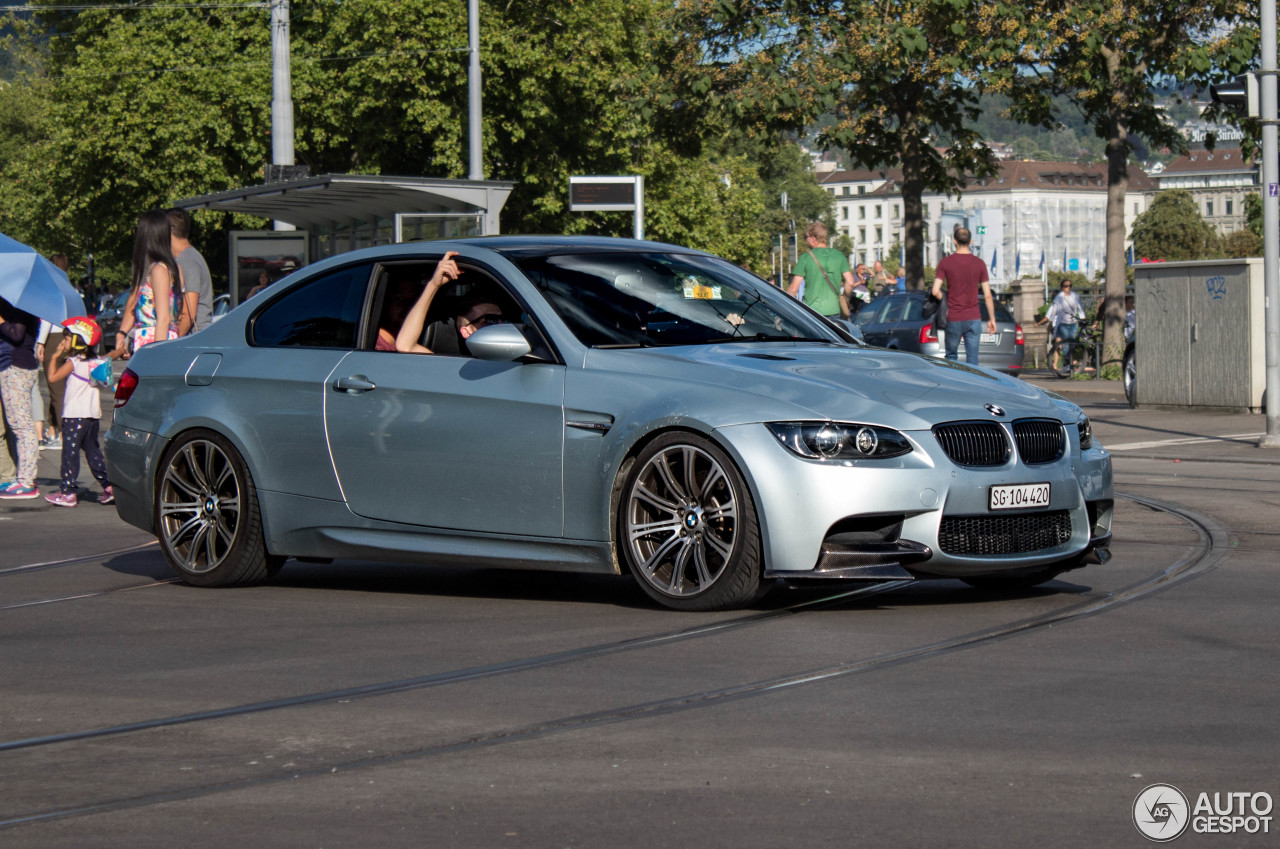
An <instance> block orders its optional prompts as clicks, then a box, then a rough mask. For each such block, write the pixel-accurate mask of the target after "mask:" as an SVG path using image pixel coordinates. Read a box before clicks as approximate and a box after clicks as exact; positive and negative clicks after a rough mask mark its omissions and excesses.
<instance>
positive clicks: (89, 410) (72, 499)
mask: <svg viewBox="0 0 1280 849" xmlns="http://www.w3.org/2000/svg"><path fill="white" fill-rule="evenodd" d="M62 326H63V327H65V328H66V332H65V333H64V334H63V336H62V343H61V344H60V345H58V350H57V353H55V354H54V356H53V359H51V360H50V361H49V367H48V371H47V372H46V374H47V376H48V378H49V383H50V384H52V383H54V382H55V381H58V380H65V381H66V390H65V394H64V395H63V400H62V481H61V486H60V489H59V491H58V492H55V493H50V494H48V495H46V496H45V497H44V500H45V501H48V502H49V503H50V504H55V505H57V506H59V507H75V506H76V503H77V497H76V480H77V479H78V478H79V477H80V452H81V451H82V450H83V451H84V456H85V460H86V461H88V463H89V471H90V472H91V473H92V474H93V477H94V479H95V480H97V481H98V483H100V484H102V495H101V497H99V498H98V503H99V504H110V503H111V502H112V501H114V500H115V494H114V493H113V492H112V490H111V483H110V482H109V481H108V480H107V460H106V457H104V456H103V454H102V448H101V447H100V446H99V445H98V427H99V422H100V420H101V419H102V401H101V399H100V398H99V393H98V390H99V389H100V388H101V387H102V386H104V385H106V384H107V383H109V379H108V380H102V379H101V378H100V377H95V375H94V371H95V370H97V371H98V372H99V374H101V373H103V366H104V365H105V366H106V368H107V369H109V368H110V361H111V360H113V359H115V358H117V357H119V356H120V355H121V354H123V353H124V349H123V348H118V349H116V350H114V351H111V352H110V353H109V354H107V355H106V356H105V357H98V356H95V354H96V352H97V349H98V343H99V342H100V341H101V340H102V328H100V327H98V324H97V322H95V321H94V320H93V319H90V318H84V317H82V316H81V317H76V318H69V319H67V320H66V321H64V322H63V323H62Z"/></svg>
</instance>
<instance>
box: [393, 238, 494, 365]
mask: <svg viewBox="0 0 1280 849" xmlns="http://www.w3.org/2000/svg"><path fill="white" fill-rule="evenodd" d="M457 255H458V253H457V251H449V252H448V253H446V254H445V255H444V258H443V259H441V260H440V262H439V263H437V264H436V269H435V272H434V273H433V274H432V275H431V279H430V280H429V281H428V282H427V286H426V288H425V289H423V290H422V294H421V295H419V296H418V299H417V301H415V302H414V304H413V307H412V308H411V309H410V310H409V314H408V315H406V316H405V319H404V324H402V325H401V326H400V332H399V333H397V334H396V350H397V351H400V352H402V353H406V354H409V353H411V354H454V355H457V354H463V355H465V354H466V344H465V343H466V340H467V338H469V337H470V336H471V334H473V333H475V332H476V331H477V330H479V329H480V328H482V327H488V326H489V325H490V324H504V323H505V322H506V319H505V318H503V316H502V309H501V307H499V306H497V305H496V304H493V303H490V302H489V301H485V300H482V299H480V298H478V297H477V298H476V299H474V300H472V301H470V302H464V303H463V305H462V306H461V307H460V310H461V312H460V313H459V314H458V315H457V316H455V317H454V318H453V319H452V320H451V321H448V322H435V323H433V324H432V325H431V327H429V328H427V333H426V338H425V339H424V340H423V341H425V342H426V343H427V344H425V345H424V344H423V343H422V342H420V341H418V340H419V339H422V338H423V332H422V331H423V325H424V324H425V323H426V320H427V312H428V311H429V310H430V309H431V302H432V301H433V300H435V297H436V294H437V293H438V292H439V291H440V290H441V289H442V288H443V287H444V286H445V284H447V283H450V282H452V281H454V280H457V279H458V275H460V274H461V273H462V272H461V271H459V270H458V264H457V262H456V261H455V260H454V257H456V256H457ZM428 345H429V346H430V347H428Z"/></svg>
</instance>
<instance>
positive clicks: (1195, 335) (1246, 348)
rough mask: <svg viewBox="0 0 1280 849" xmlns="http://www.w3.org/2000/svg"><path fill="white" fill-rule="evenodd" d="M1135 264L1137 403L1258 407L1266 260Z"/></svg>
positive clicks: (1262, 369)
mask: <svg viewBox="0 0 1280 849" xmlns="http://www.w3.org/2000/svg"><path fill="white" fill-rule="evenodd" d="M1133 271H1134V305H1135V308H1136V309H1137V327H1136V331H1135V344H1134V351H1135V364H1136V367H1137V377H1138V383H1137V386H1138V404H1139V405H1140V406H1143V407H1147V406H1152V407H1193V408H1201V409H1214V410H1223V411H1238V412H1246V411H1249V412H1259V411H1261V409H1262V392H1263V390H1264V389H1265V388H1266V350H1265V335H1264V333H1265V331H1264V327H1263V318H1264V301H1263V294H1262V260H1261V259H1224V260H1199V261H1196V262H1161V263H1145V264H1142V265H1135V266H1134V269H1133Z"/></svg>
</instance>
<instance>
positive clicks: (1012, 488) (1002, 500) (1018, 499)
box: [987, 483, 1049, 510]
mask: <svg viewBox="0 0 1280 849" xmlns="http://www.w3.org/2000/svg"><path fill="white" fill-rule="evenodd" d="M987 504H988V508H989V509H991V510H1019V509H1022V510H1025V509H1027V508H1028V507H1048V506H1049V484H1047V483H1019V484H1010V485H1008V486H993V487H991V495H990V497H989V498H988V500H987Z"/></svg>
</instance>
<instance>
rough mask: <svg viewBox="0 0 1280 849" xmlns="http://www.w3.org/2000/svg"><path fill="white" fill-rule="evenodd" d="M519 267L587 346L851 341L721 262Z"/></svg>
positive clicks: (580, 260)
mask: <svg viewBox="0 0 1280 849" xmlns="http://www.w3.org/2000/svg"><path fill="white" fill-rule="evenodd" d="M517 264H518V265H519V266H520V269H521V270H522V271H523V272H524V273H525V274H526V275H527V276H528V278H529V279H530V280H531V281H532V282H533V284H534V285H535V286H537V287H538V289H539V290H540V291H541V292H542V293H543V295H544V296H545V297H546V299H547V302H548V303H550V304H551V307H552V308H553V309H554V310H555V311H556V313H557V314H558V315H559V316H560V318H561V319H562V320H563V321H564V323H565V324H566V325H568V327H569V329H570V330H571V331H573V334H574V335H575V336H576V337H577V338H578V340H579V341H580V342H582V343H583V344H584V345H590V346H593V347H613V348H622V347H650V346H656V345H700V344H708V343H713V342H736V341H788V342H789V341H800V340H805V341H820V342H836V343H840V342H843V341H845V340H843V339H842V338H841V337H840V336H839V335H838V334H837V333H836V332H835V331H833V330H832V329H831V328H830V327H829V326H828V325H827V324H826V323H825V322H824V321H823V319H822V318H821V317H820V316H818V315H817V314H815V313H812V312H810V311H809V310H807V309H806V308H804V307H803V306H801V305H800V304H799V303H798V302H797V301H795V299H793V298H791V297H790V296H788V295H786V294H785V293H783V292H782V291H780V290H778V289H776V288H774V287H773V286H770V285H769V284H768V283H766V282H764V281H763V280H760V279H759V278H757V277H755V276H753V275H751V274H749V273H747V272H745V271H743V270H741V269H739V268H737V267H735V266H733V265H732V264H730V263H728V262H726V261H724V260H720V259H716V258H714V257H706V256H698V255H689V254H670V253H634V254H633V253H588V254H570V255H560V256H545V257H530V258H528V259H524V260H521V261H520V262H518V263H517Z"/></svg>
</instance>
